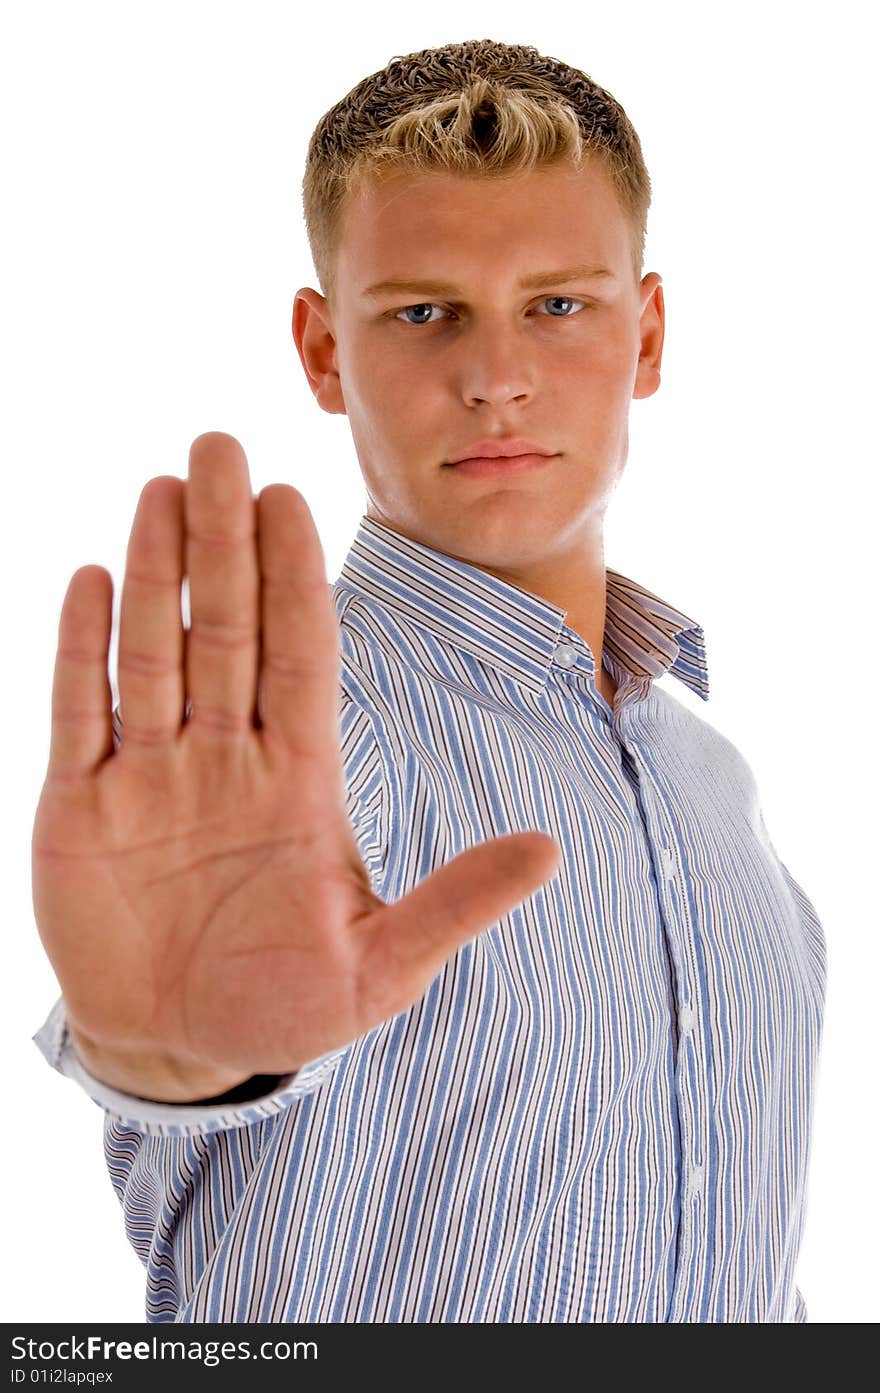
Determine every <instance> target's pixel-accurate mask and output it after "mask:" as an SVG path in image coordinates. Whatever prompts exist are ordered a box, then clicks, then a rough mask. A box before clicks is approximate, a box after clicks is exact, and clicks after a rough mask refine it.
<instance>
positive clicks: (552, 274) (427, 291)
mask: <svg viewBox="0 0 880 1393" xmlns="http://www.w3.org/2000/svg"><path fill="white" fill-rule="evenodd" d="M603 277H607V278H609V279H611V280H615V279H616V277H615V275H614V272H613V271H609V270H608V268H607V267H606V266H596V265H594V264H593V263H591V262H584V263H583V264H582V265H580V266H566V267H564V268H563V269H562V270H561V271H538V272H537V274H536V275H534V276H523V277H522V279H521V280H519V281H517V289H518V290H546V289H547V287H548V286H551V285H565V284H566V283H567V282H568V281H585V280H600V279H602V278H603ZM392 291H393V292H405V293H409V292H412V293H413V294H416V295H444V296H445V295H463V294H464V291H463V290H462V289H461V287H460V286H457V285H449V284H448V283H445V282H443V281H430V280H428V281H424V280H423V281H413V280H387V281H377V282H376V284H375V285H371V286H368V287H367V289H366V290H365V291H364V292H363V293H364V295H369V296H378V295H386V294H389V293H390V292H392Z"/></svg>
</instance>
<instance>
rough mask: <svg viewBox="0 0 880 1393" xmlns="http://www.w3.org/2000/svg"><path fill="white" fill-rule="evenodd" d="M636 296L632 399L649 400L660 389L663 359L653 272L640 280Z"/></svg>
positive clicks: (659, 293) (662, 316) (661, 316)
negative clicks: (636, 359) (637, 344)
mask: <svg viewBox="0 0 880 1393" xmlns="http://www.w3.org/2000/svg"><path fill="white" fill-rule="evenodd" d="M639 295H640V299H641V314H640V317H639V339H640V349H639V362H638V367H637V368H636V380H635V384H634V386H633V397H651V396H653V395H654V393H655V392H656V390H657V388H658V387H659V386H660V359H661V358H662V356H663V336H664V334H665V332H666V311H665V308H664V304H663V285H662V282H661V280H660V277H659V276H658V275H657V272H656V271H650V272H649V273H648V275H647V276H645V277H644V279H643V280H642V283H641V286H640V288H639Z"/></svg>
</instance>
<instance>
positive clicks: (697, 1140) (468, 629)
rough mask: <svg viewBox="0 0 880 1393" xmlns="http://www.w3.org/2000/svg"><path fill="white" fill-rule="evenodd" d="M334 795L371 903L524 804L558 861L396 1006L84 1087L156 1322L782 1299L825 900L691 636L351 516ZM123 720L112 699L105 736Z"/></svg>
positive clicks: (495, 1318) (793, 1229) (687, 1312)
mask: <svg viewBox="0 0 880 1393" xmlns="http://www.w3.org/2000/svg"><path fill="white" fill-rule="evenodd" d="M332 592H333V595H334V598H335V603H336V613H337V616H338V621H339V625H340V634H341V649H342V658H341V692H340V740H341V750H342V755H343V762H344V768H345V781H346V789H347V797H348V811H349V815H350V817H351V820H352V824H353V826H354V829H355V831H356V834H357V839H358V844H359V846H360V850H361V854H362V856H363V859H364V862H365V865H366V866H367V868H368V870H369V874H370V877H371V881H372V884H373V888H374V890H375V892H376V893H377V894H379V895H381V896H382V898H383V899H385V900H387V901H395V900H397V899H399V898H400V897H401V896H402V895H404V894H406V893H407V892H408V891H409V890H410V889H411V888H412V887H413V886H415V885H416V884H417V883H418V882H419V881H420V880H421V879H422V878H423V877H424V876H426V875H428V874H429V873H430V872H431V871H432V870H434V869H435V868H437V867H439V866H440V865H442V864H443V863H444V862H446V861H447V860H449V859H450V858H451V857H453V856H456V855H458V854H459V853H460V852H461V851H464V850H465V849H466V848H468V847H470V846H473V845H475V844H476V843H478V842H481V841H483V840H485V839H486V838H488V837H494V836H498V835H501V834H503V833H507V832H514V831H521V830H527V829H530V828H537V829H539V830H541V831H544V832H548V833H550V834H551V835H552V836H553V837H554V838H555V839H556V840H557V841H558V843H559V845H560V847H561V851H562V858H561V862H560V867H559V869H558V871H557V872H556V874H555V875H554V876H553V877H552V878H551V879H550V880H548V881H547V882H546V883H545V884H544V885H543V886H541V887H540V888H539V889H538V890H537V891H536V892H535V893H534V894H533V895H531V896H530V897H529V898H528V899H527V900H526V901H524V902H523V903H522V904H520V905H519V906H517V907H515V908H514V909H512V910H511V911H510V912H509V913H507V914H505V915H504V916H503V918H502V919H501V920H500V921H499V922H498V923H496V924H493V925H491V926H490V927H489V928H488V929H486V930H485V931H484V932H483V933H481V934H479V935H478V936H477V937H476V938H475V939H473V940H471V941H470V942H468V943H467V944H465V945H464V946H463V947H462V948H461V949H460V950H459V951H458V952H457V953H455V954H454V955H453V956H452V957H451V958H450V959H449V961H448V962H447V963H446V965H445V966H444V968H443V970H442V971H441V972H440V973H439V974H438V976H437V977H436V978H435V979H434V980H433V981H432V983H431V985H430V987H429V989H428V990H427V992H426V993H425V995H424V996H423V997H422V998H421V999H420V1000H419V1001H418V1002H417V1003H416V1004H415V1005H413V1006H412V1007H411V1009H409V1010H406V1011H403V1012H401V1013H400V1014H398V1015H396V1016H394V1017H393V1018H391V1019H390V1020H388V1021H386V1022H384V1023H383V1024H381V1025H380V1026H378V1027H376V1028H375V1029H373V1030H371V1031H369V1032H368V1033H367V1034H366V1035H363V1036H361V1037H359V1038H358V1039H356V1040H353V1041H352V1042H351V1043H350V1044H348V1045H346V1046H345V1047H344V1048H341V1049H338V1050H334V1051H332V1052H331V1053H329V1054H327V1055H324V1056H322V1057H321V1058H320V1059H316V1060H313V1061H311V1062H310V1063H309V1064H307V1065H306V1066H304V1067H303V1068H302V1069H300V1070H299V1071H298V1072H296V1073H295V1074H291V1075H288V1076H286V1077H285V1078H283V1079H280V1080H278V1081H277V1082H275V1086H274V1087H273V1086H272V1083H273V1081H272V1080H269V1081H267V1083H266V1086H265V1091H264V1093H263V1095H262V1096H257V1097H255V1098H253V1099H252V1100H250V1101H246V1102H239V1103H227V1104H225V1105H224V1104H215V1105H213V1106H211V1105H207V1106H203V1107H197V1106H192V1105H180V1106H176V1105H170V1104H159V1103H156V1104H151V1103H149V1102H145V1101H143V1100H140V1099H136V1098H132V1097H128V1096H127V1095H125V1094H122V1093H118V1092H116V1091H114V1090H113V1089H110V1088H108V1087H107V1086H106V1085H104V1084H102V1083H100V1082H99V1081H98V1080H96V1079H94V1078H92V1077H91V1076H90V1075H89V1074H88V1073H87V1072H86V1071H85V1070H84V1068H83V1067H82V1065H81V1063H80V1062H79V1060H78V1059H77V1057H76V1054H75V1052H74V1050H73V1048H72V1044H71V1041H70V1037H69V1035H68V1033H67V1031H66V1027H65V1014H64V1001H63V998H62V999H61V1000H59V1001H58V1003H57V1004H56V1006H55V1008H54V1009H53V1011H52V1012H51V1014H50V1016H49V1018H48V1020H47V1021H46V1022H45V1024H44V1026H43V1027H42V1028H41V1030H40V1031H39V1032H38V1033H37V1035H36V1036H35V1037H34V1038H35V1040H36V1042H37V1044H38V1045H39V1046H40V1048H41V1049H42V1051H43V1053H44V1054H45V1056H46V1058H47V1059H48V1060H49V1062H50V1063H51V1064H52V1065H53V1066H54V1067H55V1068H57V1069H58V1070H59V1071H60V1072H62V1073H64V1074H67V1075H68V1076H70V1077H72V1078H74V1079H77V1080H78V1081H79V1083H80V1084H82V1086H83V1087H84V1088H85V1089H86V1090H87V1091H88V1093H89V1094H90V1096H91V1097H92V1098H93V1099H94V1100H95V1101H96V1102H97V1103H99V1104H100V1105H101V1106H102V1107H103V1108H104V1109H105V1126H104V1141H105V1156H106V1164H107V1166H108V1168H109V1173H110V1177H111V1179H112V1183H113V1185H114V1187H115V1189H116V1193H117V1194H118V1197H119V1200H120V1203H121V1206H122V1211H123V1215H124V1223H125V1229H126V1233H127V1236H128V1239H129V1241H130V1242H131V1244H132V1245H133V1246H134V1248H135V1249H136V1251H137V1252H138V1254H139V1255H140V1257H141V1258H142V1260H143V1263H144V1265H145V1268H146V1291H147V1297H146V1317H147V1320H148V1321H241V1322H258V1321H279V1322H283V1321H290V1322H294V1321H321V1322H342V1321H383V1322H390V1321H396V1322H402V1321H409V1322H427V1321H435V1322H447V1321H453V1322H538V1321H541V1322H555V1321H565V1322H568V1321H574V1322H592V1321H599V1322H618V1321H639V1322H659V1321H667V1322H740V1321H749V1322H751V1321H772V1322H777V1321H803V1320H806V1308H805V1305H804V1302H803V1299H802V1297H801V1293H800V1291H799V1289H798V1287H797V1286H796V1284H795V1262H796V1258H797V1253H798V1246H799V1243H800V1239H801V1233H802V1227H803V1221H804V1204H805V1193H806V1183H807V1164H808V1153H809V1144H810V1121H811V1111H812V1099H813V1086H814V1071H815V1067H816V1059H817V1052H818V1049H819V1043H820V1034H821V1025H822V1012H823V1005H824V992H825V943H824V935H823V931H822V927H821V924H820V922H819V919H818V917H817V914H816V911H815V909H814V907H813V905H812V904H811V903H810V901H809V900H808V899H807V896H806V895H805V893H804V891H803V890H802V889H801V887H800V886H799V885H798V884H797V883H796V881H795V880H794V879H793V878H792V876H791V874H790V873H789V871H788V869H787V868H786V867H785V866H784V865H783V864H782V862H781V861H780V860H779V857H778V856H777V854H776V851H775V849H774V847H773V844H772V842H771V840H770V837H769V835H768V832H767V828H766V826H765V824H764V819H763V816H762V813H761V810H760V804H759V796H758V791H757V789H756V785H755V779H754V776H753V774H752V771H751V769H750V767H749V765H748V763H747V762H746V760H745V759H744V758H743V756H742V755H741V754H740V753H739V752H738V751H737V750H736V749H735V748H734V746H733V745H732V744H731V742H730V741H729V740H727V739H726V738H725V737H724V736H723V735H721V734H720V733H719V732H718V731H717V730H715V729H714V728H713V727H712V726H711V725H709V724H708V723H707V722H705V721H704V720H702V719H700V718H699V717H698V716H696V715H694V714H692V712H691V711H690V710H688V709H687V707H685V706H684V705H683V704H682V703H680V702H679V701H677V700H676V699H675V697H674V696H672V695H670V694H669V693H668V692H667V691H665V690H663V689H661V688H659V687H658V686H657V685H656V682H655V679H656V678H658V677H660V676H662V675H663V674H665V673H670V674H672V675H673V676H674V677H677V678H679V679H680V680H681V681H682V682H683V683H684V684H685V685H686V686H688V687H690V689H691V690H692V691H693V692H696V693H698V695H699V696H700V697H702V698H703V699H707V698H708V680H707V666H706V653H705V647H704V638H703V631H702V629H701V628H700V626H699V625H698V624H696V623H695V622H694V621H693V620H692V619H689V618H688V617H687V615H685V614H683V613H681V612H680V611H679V610H677V609H674V608H673V607H672V606H671V605H669V604H667V603H666V602H664V601H663V600H661V599H659V598H658V597H657V596H656V595H654V594H652V593H651V592H650V591H649V590H647V589H645V588H644V587H643V586H641V585H639V584H637V583H636V582H634V581H632V580H628V579H627V578H626V577H625V576H623V575H620V574H619V573H618V572H615V571H612V570H607V572H606V599H607V610H606V625H605V637H604V649H603V654H602V663H603V665H604V666H605V667H606V668H607V669H608V671H609V672H610V673H611V675H612V677H613V678H614V680H615V683H616V684H617V696H616V699H615V702H614V709H613V710H612V709H611V708H610V707H609V706H608V704H607V702H606V701H605V699H604V697H603V696H602V695H601V693H600V692H599V690H598V687H597V685H596V682H595V680H594V661H593V656H592V654H591V652H590V649H589V646H588V645H587V644H586V643H585V641H584V639H583V638H582V637H581V636H580V634H578V633H576V632H575V631H574V630H573V629H571V628H569V627H568V626H567V625H566V623H565V614H566V611H565V610H563V609H560V608H559V607H558V606H556V605H555V604H551V603H549V602H548V601H546V600H544V599H541V598H539V597H537V596H535V595H533V594H531V593H529V592H527V591H525V590H522V589H520V588H519V587H517V586H515V585H513V584H510V583H508V582H506V581H503V580H500V579H498V578H496V577H494V576H492V575H489V574H487V573H486V572H484V571H482V570H480V569H479V568H477V567H475V566H472V565H470V564H468V563H466V562H464V561H460V560H457V559H455V558H452V557H450V556H447V555H445V554H443V553H441V552H437V551H435V550H433V549H431V548H429V547H427V546H425V545H423V544H421V543H418V542H415V541H412V540H410V539H408V538H406V537H403V536H401V535H400V534H398V533H395V532H393V531H391V530H390V529H389V528H387V527H385V526H384V525H382V524H381V523H378V522H376V521H374V520H372V519H370V518H368V517H366V516H365V517H364V518H362V520H361V523H360V526H359V528H358V531H357V534H356V536H355V538H354V540H353V543H352V546H351V549H350V551H349V553H348V555H347V558H346V560H345V564H344V566H343V568H342V571H341V574H340V576H339V578H338V580H337V581H336V582H335V584H334V585H333V587H332ZM118 729H119V727H118V726H117V732H118Z"/></svg>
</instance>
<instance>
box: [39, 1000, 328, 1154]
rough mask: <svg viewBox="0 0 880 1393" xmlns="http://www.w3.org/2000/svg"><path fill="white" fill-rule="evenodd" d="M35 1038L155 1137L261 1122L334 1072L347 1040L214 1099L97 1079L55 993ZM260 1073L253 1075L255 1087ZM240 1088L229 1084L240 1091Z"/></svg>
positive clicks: (110, 1107)
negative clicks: (153, 1093)
mask: <svg viewBox="0 0 880 1393" xmlns="http://www.w3.org/2000/svg"><path fill="white" fill-rule="evenodd" d="M32 1039H33V1041H34V1044H35V1045H36V1046H37V1048H38V1049H39V1050H40V1052H41V1054H42V1055H43V1057H44V1058H45V1059H46V1061H47V1062H48V1063H49V1064H51V1066H52V1068H53V1069H56V1070H57V1071H58V1073H59V1074H63V1075H64V1076H65V1077H66V1078H69V1079H73V1080H74V1081H75V1082H76V1083H78V1084H79V1085H80V1086H81V1087H82V1088H83V1089H85V1091H86V1093H87V1094H88V1095H89V1097H90V1098H91V1099H92V1101H93V1102H94V1103H97V1104H98V1106H99V1107H102V1108H103V1109H104V1111H105V1112H107V1113H108V1114H109V1115H110V1116H111V1117H113V1118H115V1119H116V1121H117V1122H120V1123H122V1124H124V1125H125V1126H130V1127H133V1128H134V1129H135V1130H136V1131H139V1132H143V1133H144V1134H145V1135H147V1136H154V1137H185V1136H193V1135H199V1134H204V1133H208V1132H221V1131H227V1130H228V1129H229V1128H231V1127H248V1126H251V1125H252V1124H253V1123H255V1122H265V1121H266V1119H267V1118H270V1117H274V1116H275V1114H276V1113H279V1112H282V1111H283V1110H284V1109H285V1108H287V1107H289V1106H290V1104H291V1103H293V1102H296V1100H297V1099H298V1098H302V1097H305V1096H306V1095H307V1094H310V1093H313V1092H314V1091H315V1090H316V1089H317V1088H319V1087H320V1085H321V1084H323V1083H325V1082H326V1081H327V1080H328V1079H329V1078H330V1077H331V1075H332V1074H333V1073H334V1071H335V1068H336V1065H337V1064H338V1062H339V1060H340V1059H341V1058H342V1056H343V1054H344V1053H345V1051H346V1049H347V1048H348V1046H345V1045H343V1046H341V1047H340V1048H339V1049H337V1050H331V1051H330V1052H329V1053H328V1054H323V1055H320V1056H319V1057H318V1058H317V1059H312V1060H309V1062H308V1064H304V1065H303V1066H302V1068H300V1069H297V1070H296V1071H295V1073H292V1074H284V1075H282V1076H281V1077H279V1078H277V1081H276V1082H275V1083H274V1085H273V1086H270V1088H269V1089H268V1091H266V1092H264V1093H262V1094H258V1096H257V1097H255V1098H249V1099H247V1101H242V1102H238V1101H227V1102H223V1101H219V1102H217V1101H215V1102H209V1103H162V1102H151V1101H150V1100H149V1099H147V1098H138V1097H136V1096H135V1095H134V1094H130V1093H122V1092H120V1091H119V1090H118V1089H115V1088H111V1087H110V1085H109V1084H106V1083H103V1082H102V1081H101V1080H100V1079H96V1078H95V1077H94V1076H93V1075H92V1074H90V1073H89V1072H88V1070H87V1069H86V1068H85V1066H84V1064H83V1063H82V1061H81V1060H80V1058H79V1056H78V1054H77V1052H76V1049H75V1048H74V1044H73V1040H72V1038H71V1036H70V1032H69V1030H68V1029H67V1010H66V1007H65V1004H64V998H63V997H59V999H58V1000H57V1001H56V1003H55V1005H54V1006H53V1007H52V1010H51V1011H50V1012H49V1015H48V1017H47V1018H46V1020H45V1021H44V1023H43V1025H42V1026H41V1027H40V1029H39V1030H38V1031H37V1032H36V1034H35V1035H33V1036H32ZM261 1078H263V1079H264V1078H265V1076H263V1075H260V1076H257V1077H256V1078H255V1079H254V1087H255V1088H258V1087H259V1082H258V1080H259V1079H261ZM240 1091H241V1090H240V1089H235V1090H233V1093H239V1092H240Z"/></svg>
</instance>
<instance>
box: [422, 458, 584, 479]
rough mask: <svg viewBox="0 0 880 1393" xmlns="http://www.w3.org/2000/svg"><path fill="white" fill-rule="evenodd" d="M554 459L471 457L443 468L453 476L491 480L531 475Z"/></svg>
mask: <svg viewBox="0 0 880 1393" xmlns="http://www.w3.org/2000/svg"><path fill="white" fill-rule="evenodd" d="M556 458H557V457H556V455H500V456H498V457H497V458H490V457H489V456H487V455H473V456H471V457H470V458H469V459H463V460H459V461H458V462H457V463H456V464H445V465H444V466H443V467H444V469H447V470H451V471H452V472H453V473H454V474H463V475H465V476H467V477H470V478H478V479H479V478H492V477H495V476H497V475H503V476H504V477H507V476H509V475H515V474H528V473H531V471H532V470H533V469H541V468H543V467H544V466H545V465H548V464H549V463H550V461H551V460H553V459H556Z"/></svg>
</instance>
